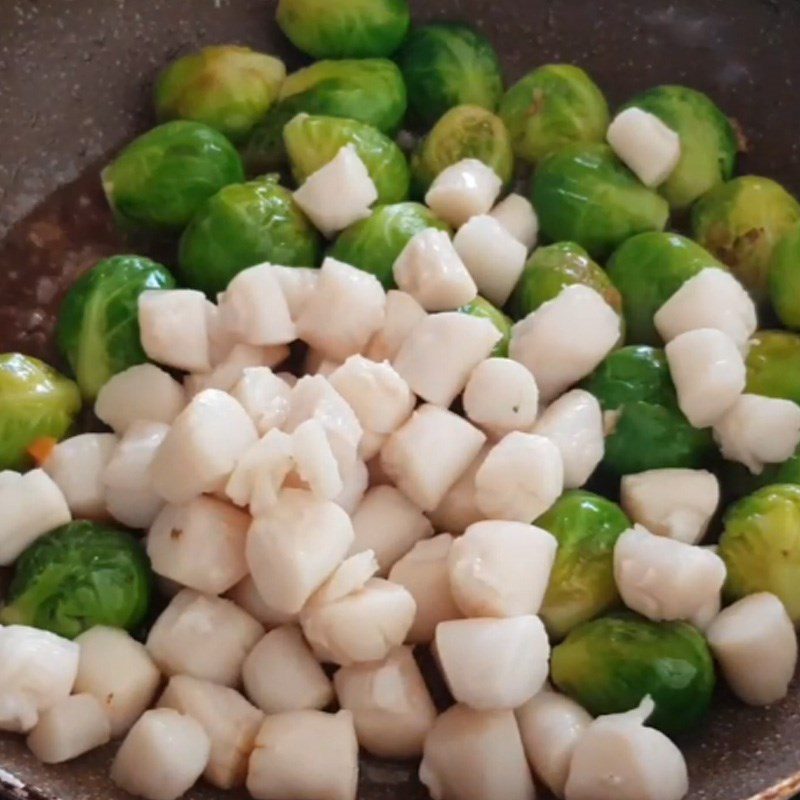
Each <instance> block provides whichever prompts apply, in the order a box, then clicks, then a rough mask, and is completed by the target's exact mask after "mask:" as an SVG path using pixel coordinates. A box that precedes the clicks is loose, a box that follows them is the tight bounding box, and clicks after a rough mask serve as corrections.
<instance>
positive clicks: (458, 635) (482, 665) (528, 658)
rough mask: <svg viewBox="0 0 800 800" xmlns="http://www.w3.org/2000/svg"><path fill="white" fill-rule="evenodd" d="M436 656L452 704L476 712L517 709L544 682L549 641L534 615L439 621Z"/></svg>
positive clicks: (548, 654) (540, 623)
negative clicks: (451, 696) (460, 705)
mask: <svg viewBox="0 0 800 800" xmlns="http://www.w3.org/2000/svg"><path fill="white" fill-rule="evenodd" d="M435 652H436V657H437V659H438V661H439V664H440V665H441V668H442V673H443V674H444V677H445V680H446V681H447V685H448V687H449V688H450V692H451V694H452V695H453V697H454V698H455V699H456V701H457V702H459V703H464V704H465V705H468V706H470V708H475V709H478V710H481V711H500V710H503V709H514V708H519V707H520V706H521V705H523V704H524V703H526V702H527V701H528V700H530V699H531V697H533V696H534V695H535V694H536V693H537V692H538V691H539V690H540V689H541V688H542V686H544V682H545V681H546V680H547V671H548V668H549V666H548V662H549V659H550V643H549V642H548V640H547V632H546V631H545V629H544V625H543V624H542V621H541V620H540V619H539V617H535V616H533V615H522V616H518V617H509V618H507V619H477V618H476V619H457V620H451V621H449V622H441V623H439V625H438V626H437V628H436V638H435Z"/></svg>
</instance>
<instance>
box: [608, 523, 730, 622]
mask: <svg viewBox="0 0 800 800" xmlns="http://www.w3.org/2000/svg"><path fill="white" fill-rule="evenodd" d="M725 574H726V570H725V562H724V561H723V560H722V559H721V558H720V557H719V556H718V555H716V553H712V552H711V551H709V550H706V549H705V548H702V547H695V546H694V545H690V544H685V543H684V542H679V541H676V540H674V539H668V538H666V537H665V536H655V535H654V534H652V533H650V531H648V530H647V529H646V528H643V527H642V526H641V525H636V526H635V527H633V528H632V529H630V530H628V531H625V533H623V534H622V535H621V536H620V537H619V538H618V539H617V543H616V545H615V546H614V578H615V580H616V582H617V588H618V589H619V593H620V595H621V596H622V599H623V601H624V603H625V605H626V606H628V608H630V609H632V610H633V611H637V612H639V613H640V614H642V615H643V616H645V617H647V618H648V619H652V620H654V621H656V622H658V621H661V620H681V619H682V620H689V619H692V617H694V616H695V614H697V613H698V612H699V611H702V610H703V609H705V608H706V607H707V605H708V603H709V602H710V601H713V599H714V598H716V597H717V596H718V595H719V593H720V591H721V590H722V584H723V583H724V582H725Z"/></svg>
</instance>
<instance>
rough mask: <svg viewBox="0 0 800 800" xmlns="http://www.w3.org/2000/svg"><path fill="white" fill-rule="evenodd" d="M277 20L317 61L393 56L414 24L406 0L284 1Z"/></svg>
mask: <svg viewBox="0 0 800 800" xmlns="http://www.w3.org/2000/svg"><path fill="white" fill-rule="evenodd" d="M276 18H277V20H278V25H279V26H280V28H281V30H282V31H283V32H284V33H285V34H286V36H287V37H288V38H289V39H290V40H291V42H292V44H293V45H294V46H295V47H297V48H299V49H300V50H302V51H303V52H304V53H308V55H310V56H313V57H314V58H370V57H376V56H389V55H391V54H392V53H393V52H394V51H395V50H397V48H398V47H399V46H400V44H401V43H402V41H403V39H404V38H405V36H406V33H407V31H408V26H409V23H410V22H411V15H410V13H409V10H408V3H407V2H406V0H333V1H332V0H280V2H279V3H278V12H277V16H276Z"/></svg>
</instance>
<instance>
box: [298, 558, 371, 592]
mask: <svg viewBox="0 0 800 800" xmlns="http://www.w3.org/2000/svg"><path fill="white" fill-rule="evenodd" d="M377 572H378V562H377V560H376V558H375V553H373V552H372V550H365V551H364V552H363V553H356V554H355V555H354V556H349V557H348V558H346V559H345V560H344V561H342V563H341V564H339V566H338V567H337V568H336V569H335V570H334V571H333V574H332V575H331V576H330V578H328V580H327V581H325V583H323V584H322V586H320V587H319V589H317V591H316V592H314V594H313V595H312V596H311V599H310V600H309V601H308V604H309V605H314V606H319V605H322V604H324V603H333V602H335V601H336V600H341V599H342V598H343V597H347V595H349V594H352V593H353V592H356V591H358V590H359V589H363V588H364V586H366V585H367V581H369V579H370V578H372V577H373V576H374V575H376V574H377Z"/></svg>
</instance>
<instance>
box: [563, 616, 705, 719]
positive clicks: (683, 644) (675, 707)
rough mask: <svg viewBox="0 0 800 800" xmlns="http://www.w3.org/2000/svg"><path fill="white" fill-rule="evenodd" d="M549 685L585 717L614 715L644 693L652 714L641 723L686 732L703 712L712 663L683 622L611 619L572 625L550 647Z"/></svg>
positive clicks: (693, 631)
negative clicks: (585, 713) (652, 705)
mask: <svg viewBox="0 0 800 800" xmlns="http://www.w3.org/2000/svg"><path fill="white" fill-rule="evenodd" d="M551 667H552V678H553V683H555V685H556V686H557V687H558V688H559V689H560V690H561V691H562V692H564V693H565V694H568V695H569V696H570V697H572V698H574V699H575V700H577V701H578V702H579V703H580V704H581V705H582V706H583V707H584V708H585V709H586V710H587V711H588V712H589V713H590V714H594V715H600V714H616V713H618V712H622V711H628V710H630V709H632V708H635V707H636V706H638V705H639V702H640V701H641V700H642V698H643V697H644V696H645V695H648V694H649V695H650V696H651V697H652V698H653V700H654V701H655V705H656V710H655V713H654V714H653V716H652V717H651V718H650V719H649V720H648V721H647V724H648V725H652V726H653V727H655V728H659V729H661V730H662V731H664V732H666V733H678V732H680V731H685V730H691V729H692V728H693V727H694V726H695V725H697V723H698V722H699V721H700V720H701V719H702V717H703V716H704V715H705V713H706V712H707V711H708V707H709V704H710V702H711V695H712V692H713V690H714V682H715V676H714V663H713V661H712V658H711V653H710V651H709V649H708V645H707V644H706V640H705V639H704V638H703V635H702V634H701V633H700V632H699V631H698V630H696V629H695V628H693V627H692V626H691V625H689V624H688V623H686V622H651V621H650V620H648V619H644V618H643V617H639V616H637V615H635V614H630V613H622V614H612V615H610V616H607V617H601V618H600V619H596V620H593V621H591V622H586V623H584V624H583V625H580V626H579V627H577V628H575V629H574V630H573V631H572V632H571V633H570V634H569V636H567V638H566V639H565V640H564V641H563V642H562V643H561V644H560V645H558V646H557V647H556V648H555V649H554V650H553V658H552V661H551Z"/></svg>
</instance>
